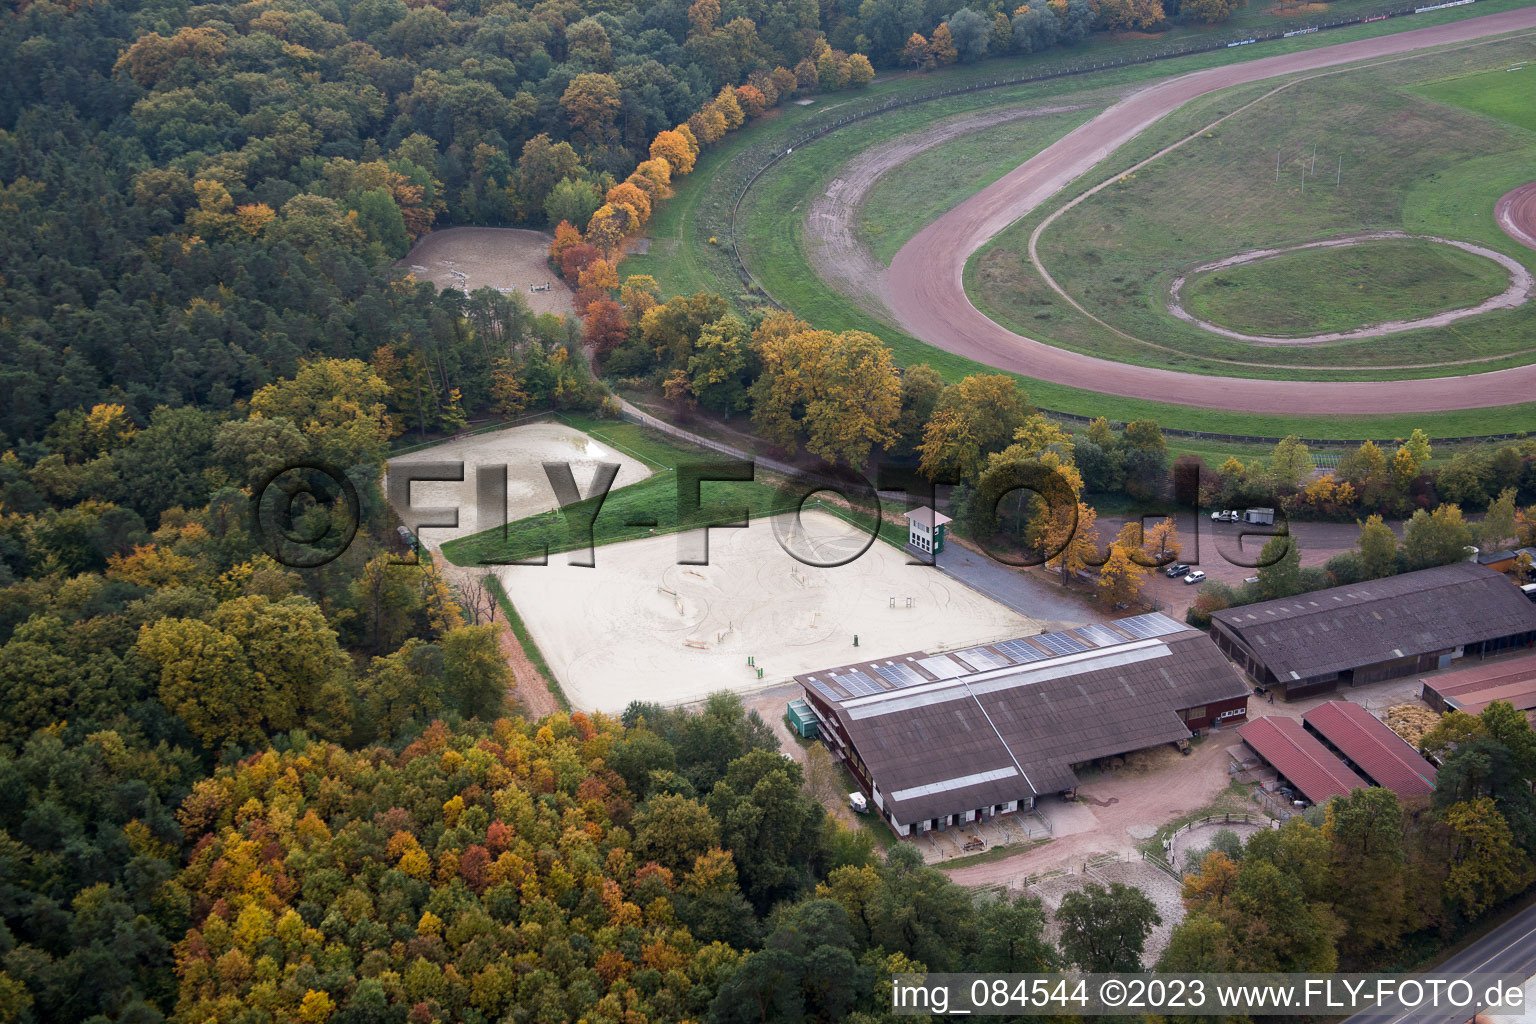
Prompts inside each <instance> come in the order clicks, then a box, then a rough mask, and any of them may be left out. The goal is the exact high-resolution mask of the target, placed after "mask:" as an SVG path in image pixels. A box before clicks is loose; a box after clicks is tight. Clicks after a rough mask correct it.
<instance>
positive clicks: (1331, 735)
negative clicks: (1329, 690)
mask: <svg viewBox="0 0 1536 1024" xmlns="http://www.w3.org/2000/svg"><path fill="white" fill-rule="evenodd" d="M1301 720H1302V724H1303V726H1304V727H1305V728H1306V730H1307V731H1308V732H1309V733H1311V734H1312V735H1314V736H1316V737H1317V738H1318V739H1319V740H1321V741H1322V743H1323V746H1325V747H1327V748H1328V749H1329V750H1331V751H1332V752H1333V753H1335V754H1337V755H1338V756H1339V757H1341V758H1342V759H1343V760H1344V763H1345V764H1346V765H1348V766H1349V767H1350V768H1352V769H1353V770H1354V771H1355V773H1356V774H1357V775H1359V776H1360V777H1361V778H1363V779H1365V781H1366V782H1369V783H1370V784H1371V785H1373V786H1381V787H1383V788H1385V789H1390V790H1391V791H1392V792H1394V793H1396V794H1397V795H1398V796H1400V797H1416V796H1428V795H1429V794H1431V793H1433V792H1434V791H1435V774H1436V772H1435V766H1434V765H1432V764H1430V763H1429V762H1428V761H1426V760H1424V757H1423V756H1422V755H1421V754H1420V753H1419V752H1418V751H1417V750H1414V749H1413V747H1411V746H1409V745H1408V741H1407V740H1405V739H1403V738H1402V737H1401V736H1399V735H1398V734H1397V733H1395V732H1393V731H1392V730H1391V729H1389V728H1388V727H1387V725H1386V723H1384V722H1382V721H1381V719H1379V718H1377V717H1376V716H1375V715H1373V714H1371V713H1370V712H1369V711H1367V710H1365V708H1363V707H1361V706H1360V705H1359V704H1355V703H1353V702H1351V701H1346V700H1330V701H1328V702H1327V703H1324V704H1319V705H1318V706H1317V707H1315V708H1313V709H1312V710H1311V711H1308V712H1307V713H1306V714H1304V715H1302V716H1301Z"/></svg>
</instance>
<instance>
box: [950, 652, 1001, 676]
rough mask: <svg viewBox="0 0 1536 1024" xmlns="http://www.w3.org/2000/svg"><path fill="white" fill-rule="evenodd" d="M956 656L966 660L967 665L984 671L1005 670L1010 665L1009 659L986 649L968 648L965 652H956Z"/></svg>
mask: <svg viewBox="0 0 1536 1024" xmlns="http://www.w3.org/2000/svg"><path fill="white" fill-rule="evenodd" d="M955 655H956V656H957V657H959V658H962V659H964V661H965V663H966V664H967V665H969V666H971V667H972V668H974V669H978V670H983V671H984V670H986V669H989V668H1003V667H1004V666H1006V665H1007V664H1008V659H1007V658H1005V657H1003V656H1002V655H1000V654H995V653H993V652H992V651H989V650H987V649H986V648H985V647H968V648H966V649H965V650H963V651H956V652H955Z"/></svg>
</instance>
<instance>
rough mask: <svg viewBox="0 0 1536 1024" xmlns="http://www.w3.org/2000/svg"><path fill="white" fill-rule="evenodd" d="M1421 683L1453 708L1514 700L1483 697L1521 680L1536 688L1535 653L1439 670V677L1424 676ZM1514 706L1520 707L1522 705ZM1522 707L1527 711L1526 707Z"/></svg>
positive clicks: (1514, 684)
mask: <svg viewBox="0 0 1536 1024" xmlns="http://www.w3.org/2000/svg"><path fill="white" fill-rule="evenodd" d="M1419 682H1421V683H1424V688H1425V689H1432V691H1435V692H1436V694H1439V695H1441V697H1442V699H1445V703H1448V705H1452V706H1453V708H1462V706H1464V705H1468V703H1479V702H1481V703H1484V705H1487V703H1488V702H1490V700H1510V702H1511V703H1513V700H1511V697H1484V692H1487V691H1502V689H1507V688H1510V686H1519V685H1522V683H1524V685H1528V686H1530V688H1531V689H1536V654H1522V656H1521V657H1510V659H1499V660H1493V662H1482V663H1479V665H1470V666H1467V668H1459V669H1455V671H1450V672H1439V674H1436V676H1425V677H1424V679H1421V680H1419ZM1514 706H1516V708H1521V705H1514ZM1521 709H1522V711H1524V708H1521Z"/></svg>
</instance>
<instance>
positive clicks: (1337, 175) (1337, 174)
mask: <svg viewBox="0 0 1536 1024" xmlns="http://www.w3.org/2000/svg"><path fill="white" fill-rule="evenodd" d="M1343 180H1344V154H1343V153H1340V154H1339V167H1338V170H1336V171H1334V173H1333V187H1334V188H1338V187H1339V182H1341V181H1343Z"/></svg>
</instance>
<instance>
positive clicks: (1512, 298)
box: [1168, 231, 1536, 346]
mask: <svg viewBox="0 0 1536 1024" xmlns="http://www.w3.org/2000/svg"><path fill="white" fill-rule="evenodd" d="M1397 239H1417V240H1419V241H1424V242H1439V243H1440V244H1442V245H1451V246H1455V247H1456V248H1458V249H1461V250H1464V251H1466V252H1470V253H1472V254H1473V255H1476V256H1482V257H1484V258H1486V259H1490V260H1493V261H1494V262H1495V263H1497V264H1498V265H1499V266H1501V267H1503V268H1504V269H1505V270H1507V271H1509V287H1507V288H1505V289H1504V290H1503V291H1502V292H1500V293H1499V294H1497V295H1494V296H1491V297H1490V298H1487V299H1484V300H1483V301H1482V302H1480V303H1478V304H1477V305H1475V306H1464V307H1462V308H1461V309H1446V310H1442V311H1440V312H1439V313H1432V314H1430V315H1429V316H1421V317H1417V318H1415V319H1413V320H1387V321H1383V322H1381V323H1375V324H1367V325H1365V326H1364V327H1356V328H1353V329H1351V330H1348V331H1328V332H1324V333H1321V334H1302V335H1298V336H1296V337H1293V338H1286V337H1278V336H1273V335H1264V334H1243V333H1242V332H1240V331H1233V330H1228V329H1227V328H1225V327H1218V326H1217V325H1216V324H1213V323H1210V322H1209V321H1206V320H1201V319H1200V318H1198V317H1196V316H1195V315H1194V314H1193V313H1190V312H1189V311H1188V310H1187V309H1185V308H1184V304H1183V302H1181V301H1180V298H1179V293H1180V291H1181V290H1182V289H1183V287H1184V282H1185V280H1186V279H1187V278H1188V277H1189V276H1190V275H1191V274H1201V273H1205V272H1207V271H1211V270H1225V269H1226V268H1227V267H1240V266H1243V265H1245V264H1248V263H1257V262H1258V261H1260V260H1266V259H1269V258H1270V257H1272V256H1280V255H1283V254H1285V253H1288V252H1297V251H1298V250H1301V249H1339V248H1344V247H1346V246H1351V245H1359V244H1361V243H1362V242H1379V241H1384V240H1397ZM1533 290H1536V278H1533V277H1532V276H1531V272H1530V271H1529V270H1527V269H1525V265H1524V264H1522V263H1520V262H1519V261H1518V260H1515V259H1513V258H1511V257H1509V256H1506V255H1504V254H1503V253H1501V252H1495V251H1494V250H1492V249H1490V248H1488V247H1487V246H1483V245H1473V244H1472V243H1471V242H1457V241H1454V240H1452V239H1449V238H1439V237H1437V236H1435V235H1410V234H1408V232H1406V231H1369V232H1366V233H1364V234H1359V235H1349V236H1348V237H1346V238H1329V239H1326V240H1324V241H1321V242H1307V243H1305V244H1303V245H1290V246H1286V247H1285V248H1282V249H1249V250H1248V251H1247V252H1240V253H1238V254H1237V255H1235V256H1228V257H1226V258H1225V259H1219V260H1213V261H1211V262H1209V263H1202V264H1200V266H1198V267H1192V268H1191V269H1190V270H1189V271H1188V272H1186V273H1184V274H1181V275H1179V276H1178V277H1176V278H1174V280H1173V284H1172V286H1171V287H1170V288H1169V289H1168V296H1169V297H1168V312H1170V313H1172V314H1173V315H1174V316H1176V317H1178V318H1179V319H1180V320H1183V321H1185V322H1187V323H1191V324H1194V325H1195V326H1196V327H1198V328H1200V329H1201V330H1204V331H1210V332H1212V333H1213V334H1220V335H1223V336H1225V337H1228V338H1236V339H1237V340H1238V341H1251V342H1254V343H1255V344H1259V345H1302V346H1305V345H1324V344H1327V343H1329V342H1334V341H1352V340H1354V339H1356V338H1380V337H1382V336H1384V335H1388V334H1397V333H1399V332H1401V331H1416V330H1418V329H1420V328H1422V327H1444V326H1445V325H1446V324H1450V323H1455V322H1456V321H1457V320H1461V319H1463V318H1465V317H1469V316H1477V315H1479V314H1480V313H1488V312H1491V311H1493V310H1495V309H1515V308H1516V307H1519V306H1523V305H1525V304H1526V303H1527V302H1529V301H1530V298H1531V292H1532V291H1533Z"/></svg>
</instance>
